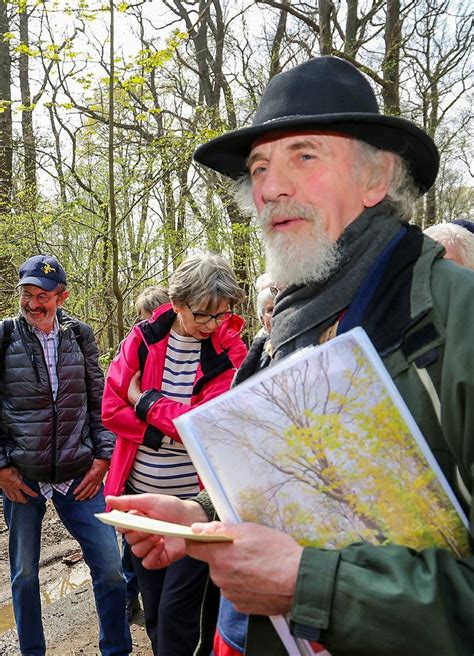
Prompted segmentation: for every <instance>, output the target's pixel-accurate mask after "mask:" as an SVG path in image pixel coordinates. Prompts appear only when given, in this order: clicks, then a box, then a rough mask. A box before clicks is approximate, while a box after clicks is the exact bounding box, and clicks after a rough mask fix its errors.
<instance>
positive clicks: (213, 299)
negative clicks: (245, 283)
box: [168, 253, 245, 309]
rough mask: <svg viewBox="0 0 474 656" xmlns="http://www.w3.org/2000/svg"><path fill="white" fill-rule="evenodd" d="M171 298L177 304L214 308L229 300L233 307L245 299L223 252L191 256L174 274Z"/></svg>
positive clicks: (171, 282) (170, 290) (170, 289)
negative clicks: (221, 254) (224, 300)
mask: <svg viewBox="0 0 474 656" xmlns="http://www.w3.org/2000/svg"><path fill="white" fill-rule="evenodd" d="M168 293H169V297H170V299H171V300H172V302H173V303H175V304H176V305H185V304H190V305H192V306H193V307H202V308H203V309H204V308H211V307H215V306H217V305H218V304H219V303H220V301H222V300H223V299H227V300H228V301H229V304H230V306H231V307H233V306H234V305H236V304H237V303H239V302H241V301H242V300H243V299H244V296H245V294H244V291H243V289H241V288H240V287H239V283H238V281H237V278H236V276H235V273H234V272H233V271H232V269H231V267H230V265H229V264H228V262H226V260H224V258H223V257H221V256H220V255H215V254H213V253H205V254H203V255H191V256H190V257H188V258H187V259H186V260H184V262H181V264H180V265H179V266H178V268H177V269H176V271H175V272H174V273H173V275H172V276H171V280H170V286H169V291H168Z"/></svg>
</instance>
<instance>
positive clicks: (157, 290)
mask: <svg viewBox="0 0 474 656" xmlns="http://www.w3.org/2000/svg"><path fill="white" fill-rule="evenodd" d="M169 300H170V299H169V296H168V292H167V290H166V289H165V288H164V287H161V286H160V285H152V286H151V287H145V289H144V290H143V291H142V292H141V293H140V294H138V296H137V300H136V301H135V312H136V313H137V315H140V313H141V312H148V313H149V314H153V311H154V310H156V308H157V307H159V306H160V305H163V304H164V303H169Z"/></svg>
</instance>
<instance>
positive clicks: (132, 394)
mask: <svg viewBox="0 0 474 656" xmlns="http://www.w3.org/2000/svg"><path fill="white" fill-rule="evenodd" d="M140 377H141V372H140V371H137V372H136V373H135V374H134V375H133V376H132V380H131V381H130V385H129V386H128V400H129V401H130V403H131V404H132V405H135V403H136V402H137V401H138V399H139V398H140V394H141V393H142V385H141V381H140Z"/></svg>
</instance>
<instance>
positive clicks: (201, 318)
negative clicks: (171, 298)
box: [186, 303, 234, 324]
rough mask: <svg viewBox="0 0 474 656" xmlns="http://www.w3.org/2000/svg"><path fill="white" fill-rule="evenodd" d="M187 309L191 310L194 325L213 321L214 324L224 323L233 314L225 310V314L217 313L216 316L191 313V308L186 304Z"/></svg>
mask: <svg viewBox="0 0 474 656" xmlns="http://www.w3.org/2000/svg"><path fill="white" fill-rule="evenodd" d="M186 305H187V306H188V308H189V309H190V310H191V314H192V315H193V319H194V321H195V322H196V323H203V324H204V323H209V321H212V320H214V321H215V322H216V323H222V322H223V321H226V320H227V319H230V318H231V316H232V315H233V314H234V313H233V312H232V310H226V311H225V312H218V313H217V314H210V313H209V314H206V313H205V312H193V310H192V308H191V306H190V305H189V303H186Z"/></svg>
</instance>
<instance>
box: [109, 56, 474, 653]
mask: <svg viewBox="0 0 474 656" xmlns="http://www.w3.org/2000/svg"><path fill="white" fill-rule="evenodd" d="M195 158H196V160H197V161H198V162H200V163H202V164H205V165H206V166H209V167H210V168H213V169H215V170H217V171H219V172H220V173H223V174H224V175H227V176H230V177H231V178H234V179H238V180H239V182H238V184H237V196H238V198H239V200H240V202H241V204H242V205H245V206H247V207H249V206H251V207H252V208H253V209H255V208H256V210H257V213H258V215H259V218H260V221H261V225H262V229H263V239H264V243H265V250H266V257H267V262H266V268H267V270H268V271H270V273H271V275H272V277H273V279H274V280H275V281H276V282H277V283H278V284H279V285H281V286H283V287H284V288H285V289H284V291H283V292H282V293H281V294H279V295H278V298H277V300H276V305H275V310H274V314H273V320H272V333H271V342H272V362H278V361H279V360H281V359H282V358H285V357H286V356H288V355H289V354H291V353H292V352H294V351H295V350H296V349H299V348H302V347H305V346H308V345H310V344H318V343H322V342H324V341H326V340H327V339H330V338H331V337H332V336H334V335H337V334H340V333H342V332H344V331H346V330H348V329H350V328H352V327H354V326H362V327H363V328H364V329H365V330H366V332H367V333H368V335H369V336H370V338H371V340H372V342H373V343H374V345H375V347H376V349H377V351H378V352H379V354H380V356H381V357H382V358H383V361H384V364H385V366H386V367H387V369H388V371H389V373H390V375H391V377H392V378H393V380H394V382H395V384H396V385H397V387H398V389H399V390H400V392H401V394H402V396H403V397H404V399H405V401H406V403H407V405H408V407H409V409H410V410H411V412H412V414H413V416H414V418H415V420H416V422H417V424H418V425H419V427H420V429H421V431H422V433H423V434H424V436H425V438H426V440H427V442H428V444H429V446H430V448H431V449H432V451H433V453H434V455H435V457H436V459H437V460H438V462H439V464H440V466H441V468H442V470H443V472H444V474H445V475H446V477H447V479H448V481H449V482H450V484H451V486H452V488H453V491H454V493H455V494H456V496H457V498H458V499H459V501H460V503H461V504H462V505H463V507H464V508H465V510H466V512H469V510H470V513H471V521H472V519H473V517H474V513H473V507H472V497H471V494H472V483H473V475H474V398H473V397H474V384H473V383H474V344H473V340H472V338H471V337H470V335H469V331H468V330H466V326H467V327H469V326H470V325H471V323H472V320H473V319H474V317H473V304H472V289H473V284H474V274H473V272H472V271H469V270H467V269H463V268H461V267H458V266H456V265H454V264H452V263H451V262H449V261H447V260H445V259H443V257H442V255H443V252H444V251H443V249H442V247H440V246H439V245H438V244H436V243H435V242H433V241H432V240H430V239H428V238H426V237H425V236H424V235H423V234H422V232H421V231H420V230H419V229H418V228H417V227H415V226H413V225H409V223H408V221H409V218H410V212H411V207H412V205H413V202H414V201H415V199H416V197H417V196H418V195H420V194H422V193H424V192H426V191H427V190H428V189H429V188H430V187H431V186H432V184H433V183H434V180H435V178H436V174H437V171H438V163H439V160H438V152H437V149H436V146H435V144H434V143H433V141H432V140H431V138H430V137H429V136H428V135H427V134H426V133H425V132H423V131H422V130H420V129H419V128H418V127H417V126H416V125H414V124H413V123H411V122H409V121H407V120H404V119H402V118H400V117H394V116H385V115H382V114H380V112H379V109H378V106H377V101H376V98H375V95H374V93H373V90H372V88H371V86H370V84H369V83H368V81H367V80H366V79H365V77H364V76H363V75H362V74H361V73H360V72H359V71H358V70H357V69H356V68H355V67H354V66H352V65H351V64H349V63H348V62H346V61H344V60H342V59H339V58H336V57H331V56H328V57H319V58H315V59H312V60H310V61H308V62H306V63H304V64H301V65H299V66H296V67H295V68H293V69H291V70H289V71H286V72H283V73H280V74H279V75H276V76H275V77H274V78H272V80H271V81H270V83H269V85H268V87H267V89H266V91H265V93H264V95H263V97H262V100H261V102H260V106H259V109H258V111H257V113H256V117H255V120H254V123H253V125H252V126H251V127H248V128H243V129H240V130H235V131H233V132H230V133H228V134H224V135H222V136H220V137H218V138H216V139H213V140H212V141H210V142H209V143H207V144H205V145H203V146H201V147H199V148H198V150H197V151H196V153H195ZM248 374H249V372H248V371H247V372H246V375H248ZM239 378H240V379H242V378H243V377H242V376H240V377H239V376H238V379H237V381H236V382H237V383H238V382H240V380H239ZM109 502H110V505H112V506H114V507H116V508H119V509H121V510H130V509H133V510H135V511H138V512H141V513H144V514H147V515H151V516H153V517H157V518H160V519H164V520H168V521H175V522H178V523H182V524H192V525H193V531H194V532H197V533H207V534H213V533H216V534H218V533H221V532H225V533H227V534H229V535H231V536H232V537H233V538H234V541H233V543H232V544H226V545H222V544H220V545H218V544H213V545H209V544H206V545H203V544H200V543H197V542H196V543H192V542H190V541H188V542H186V543H184V542H183V541H179V540H177V539H174V540H173V539H168V538H167V539H159V538H156V537H150V536H145V535H144V534H139V533H136V532H131V533H129V534H127V539H128V541H129V542H130V543H131V544H133V545H134V546H133V547H132V548H133V550H134V552H135V554H136V555H137V556H139V557H142V558H143V564H144V566H145V567H151V568H153V567H161V566H163V565H164V564H166V563H167V562H169V561H171V560H174V559H176V558H178V557H180V556H182V555H183V554H184V553H187V554H188V555H191V556H193V557H195V558H198V559H202V560H205V561H206V562H207V563H208V564H209V567H210V572H211V577H212V579H213V581H214V582H215V583H216V584H217V586H219V588H220V590H221V606H220V611H219V619H218V625H217V626H218V631H217V633H216V638H215V642H214V654H215V655H216V656H221V655H223V654H226V655H228V654H239V653H245V654H247V655H249V656H250V655H261V656H264V655H266V654H272V656H274V655H276V654H284V653H285V649H284V647H283V646H282V644H281V643H280V641H279V639H278V637H277V636H276V634H275V631H274V630H273V628H272V626H271V624H270V622H269V620H268V617H267V616H273V615H283V614H286V615H288V616H289V618H290V629H291V632H292V633H293V635H294V636H295V637H302V638H306V639H308V640H310V641H317V642H319V643H321V644H322V645H324V646H325V647H326V648H327V649H328V650H329V651H330V652H331V654H333V656H336V655H338V654H351V655H356V654H357V655H364V656H370V655H375V654H377V655H387V656H388V655H391V656H395V655H396V656H400V655H401V654H406V655H407V656H408V654H410V655H414V654H416V655H417V656H428V655H430V656H431V655H432V654H450V655H452V656H454V654H456V656H461V655H466V656H467V655H468V654H469V655H471V654H472V653H473V648H474V557H472V556H471V557H468V558H464V559H461V558H456V557H455V556H454V555H452V554H451V553H448V552H447V551H444V550H442V549H432V548H430V549H426V550H423V551H420V552H415V551H414V550H412V549H408V548H406V547H404V546H403V545H393V544H392V545H385V546H373V545H369V544H365V543H358V544H352V545H350V546H348V547H347V548H345V549H340V550H336V549H333V550H331V549H328V550H323V549H317V548H309V547H306V548H303V547H302V546H301V545H300V544H298V543H297V542H296V541H295V540H294V539H293V538H292V537H290V536H289V535H287V534H285V533H282V532H280V531H276V530H273V529H269V528H266V527H263V526H259V525H255V524H238V525H228V524H222V523H220V522H215V521H212V519H213V512H212V505H211V504H210V503H209V499H208V498H206V495H205V494H202V495H201V496H200V497H199V498H196V499H195V500H188V501H185V502H182V503H181V504H177V503H175V502H172V501H170V500H169V499H166V498H164V497H154V498H150V497H142V498H139V497H134V498H133V499H127V498H122V499H110V500H109ZM315 512H316V511H315ZM196 522H197V523H196ZM206 522H210V523H206ZM238 611H240V614H239V613H238ZM243 614H248V615H249V618H248V620H247V618H246V617H245V615H243ZM202 653H206V652H204V651H203V652H202ZM207 653H209V652H207Z"/></svg>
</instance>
